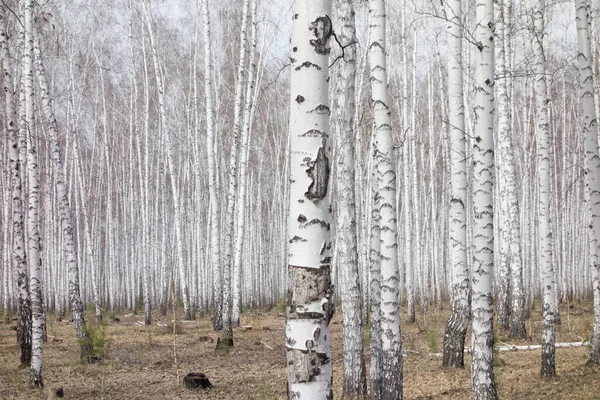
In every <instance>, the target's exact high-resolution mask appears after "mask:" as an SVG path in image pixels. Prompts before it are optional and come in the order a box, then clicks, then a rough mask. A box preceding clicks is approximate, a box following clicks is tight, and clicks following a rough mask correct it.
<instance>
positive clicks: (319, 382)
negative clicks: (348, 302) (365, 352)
mask: <svg viewBox="0 0 600 400" xmlns="http://www.w3.org/2000/svg"><path fill="white" fill-rule="evenodd" d="M293 15H294V19H293V28H292V54H291V57H292V70H291V78H290V95H291V109H290V128H289V129H290V188H289V220H288V221H289V222H288V238H289V240H288V242H289V251H288V263H287V264H288V287H289V290H288V304H287V306H288V307H287V323H286V347H287V375H288V398H289V399H311V400H313V399H314V400H318V399H330V398H333V390H332V378H333V374H332V372H333V371H332V364H333V363H332V360H331V345H330V334H329V321H330V320H331V316H332V314H333V311H334V309H333V299H332V295H333V287H332V285H331V277H330V271H331V242H330V233H329V232H330V218H331V217H330V213H331V212H330V205H329V198H328V196H327V192H328V186H329V174H330V161H329V143H328V140H327V139H328V138H329V115H330V108H329V94H328V86H329V68H328V67H329V65H328V61H329V57H328V55H329V51H330V48H329V39H330V36H331V34H332V29H333V28H332V24H331V19H330V17H329V16H330V15H331V1H329V0H328V1H317V0H305V1H302V2H296V4H295V7H294V14H293Z"/></svg>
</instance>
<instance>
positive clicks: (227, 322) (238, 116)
mask: <svg viewBox="0 0 600 400" xmlns="http://www.w3.org/2000/svg"><path fill="white" fill-rule="evenodd" d="M249 4H250V1H249V0H244V2H243V3H242V22H241V29H240V41H239V43H240V53H239V58H238V59H239V64H238V68H237V77H236V81H235V92H234V105H233V108H234V110H233V128H232V131H231V132H232V140H231V153H230V158H229V169H228V170H227V175H228V181H227V195H226V198H225V200H226V202H225V204H226V209H225V227H224V228H223V229H224V236H223V342H222V344H223V345H224V346H227V347H231V346H233V330H232V323H231V300H232V295H231V292H232V285H231V283H232V274H233V271H232V268H233V264H234V260H233V257H234V249H233V247H234V245H235V240H234V239H235V238H234V235H235V229H234V228H235V227H234V220H235V209H236V204H238V201H239V198H238V183H239V182H238V172H239V171H238V167H239V161H240V139H241V133H242V123H243V115H242V114H243V110H242V102H243V99H244V76H245V75H246V58H247V54H246V53H247V51H246V49H247V48H248V40H247V36H248V35H247V31H248V11H249ZM239 206H241V207H244V206H245V205H244V204H239Z"/></svg>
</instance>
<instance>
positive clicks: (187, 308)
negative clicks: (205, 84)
mask: <svg viewBox="0 0 600 400" xmlns="http://www.w3.org/2000/svg"><path fill="white" fill-rule="evenodd" d="M142 6H143V8H144V19H145V22H146V29H147V30H148V38H149V39H150V47H151V50H152V60H153V62H154V73H155V76H156V86H157V91H158V107H159V114H160V131H161V134H162V135H163V136H164V143H165V151H166V153H167V165H168V167H169V175H170V178H171V179H170V181H171V193H172V195H173V209H174V214H175V215H174V217H175V221H174V225H175V243H176V250H177V266H178V267H179V281H180V286H181V298H182V300H183V313H184V319H185V320H188V321H189V320H193V319H194V310H193V308H192V307H191V305H190V293H189V288H188V279H187V278H188V277H187V273H186V270H185V257H184V250H183V231H182V226H181V225H182V222H181V220H182V218H181V201H180V190H179V186H178V183H177V174H176V173H175V172H176V171H175V165H174V161H173V143H172V140H171V136H172V135H171V133H170V132H169V131H168V130H167V122H166V118H167V115H166V111H165V100H164V91H165V88H164V80H163V76H162V69H161V66H160V62H159V59H158V49H157V48H156V44H155V41H154V32H153V29H152V24H151V22H150V15H149V13H148V10H147V8H146V2H145V1H143V2H142Z"/></svg>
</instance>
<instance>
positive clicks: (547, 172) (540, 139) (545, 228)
mask: <svg viewBox="0 0 600 400" xmlns="http://www.w3.org/2000/svg"><path fill="white" fill-rule="evenodd" d="M532 11H533V37H532V39H533V40H532V45H533V55H534V57H535V58H534V68H535V75H534V90H535V105H536V121H535V133H536V147H537V149H536V150H537V166H538V189H539V202H538V213H537V215H538V224H539V228H538V229H539V237H538V243H539V254H538V259H539V265H540V269H541V271H540V277H541V284H542V288H543V299H542V318H543V322H542V367H541V373H542V377H543V378H547V377H551V376H554V375H555V374H556V366H555V346H554V343H555V319H556V304H555V295H554V291H555V282H554V265H553V263H552V253H553V247H554V243H553V239H552V215H551V212H552V210H551V209H552V207H551V201H552V170H551V168H552V167H551V161H550V159H551V148H550V146H551V139H550V130H549V125H550V119H549V115H548V103H549V101H550V100H549V98H548V90H547V84H546V59H545V56H544V37H545V26H544V13H545V0H534V1H533V10H532Z"/></svg>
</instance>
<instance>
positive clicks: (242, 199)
mask: <svg viewBox="0 0 600 400" xmlns="http://www.w3.org/2000/svg"><path fill="white" fill-rule="evenodd" d="M256 8H257V0H252V1H251V4H250V14H251V18H250V26H251V29H250V31H251V32H250V43H251V46H250V60H249V66H248V79H247V81H248V82H247V84H246V98H245V102H244V115H243V125H242V143H241V146H240V171H239V172H240V173H239V178H240V182H239V193H238V196H237V203H238V206H237V213H236V214H237V216H236V217H237V221H236V224H235V241H234V249H233V272H232V273H233V302H232V304H233V305H232V310H231V320H232V321H231V322H232V325H233V326H239V325H240V313H241V305H242V301H241V296H242V288H241V285H240V279H241V270H242V250H243V248H244V246H246V247H248V246H249V245H250V244H249V243H248V242H249V241H246V243H245V241H244V228H245V221H246V208H247V204H246V197H247V191H248V176H247V175H248V155H249V147H250V133H251V131H252V116H253V112H252V111H253V102H254V81H255V75H256V62H255V59H256V55H255V53H256V35H257V25H258V21H257V20H256V16H257V14H256V11H257V10H256ZM247 268H248V269H249V266H248V267H247Z"/></svg>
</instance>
